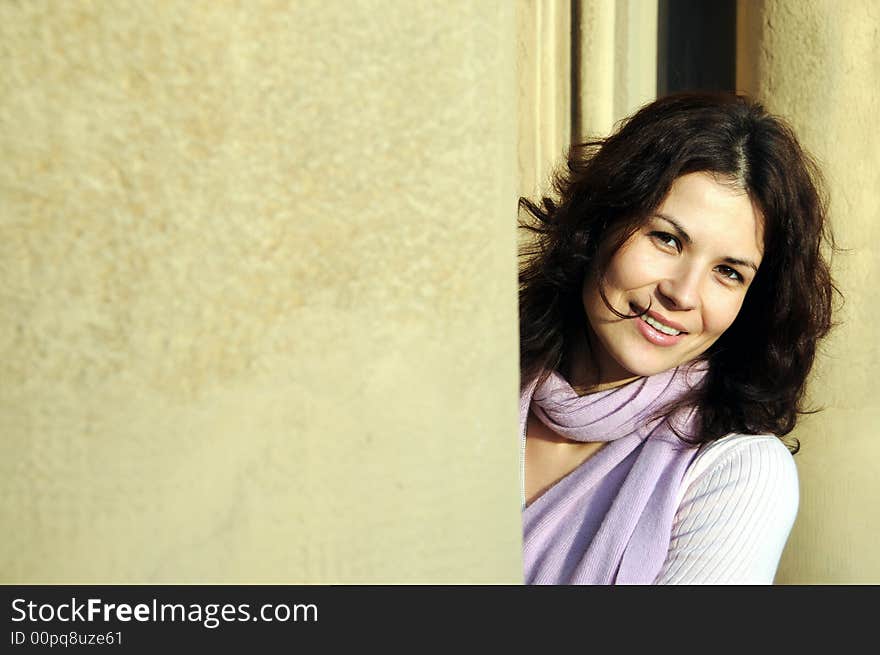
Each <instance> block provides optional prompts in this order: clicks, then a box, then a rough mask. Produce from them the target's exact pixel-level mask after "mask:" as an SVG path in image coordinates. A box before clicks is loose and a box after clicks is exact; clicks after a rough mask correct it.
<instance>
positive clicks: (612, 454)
mask: <svg viewBox="0 0 880 655" xmlns="http://www.w3.org/2000/svg"><path fill="white" fill-rule="evenodd" d="M819 177H820V176H819V173H818V171H817V169H816V167H815V165H814V164H813V163H812V162H811V160H810V158H809V156H808V155H806V154H805V153H804V152H803V151H802V149H801V148H800V146H799V145H798V142H797V139H796V138H795V136H794V134H793V133H792V131H791V129H790V128H788V127H787V126H786V124H785V123H784V122H783V121H782V120H781V119H779V118H777V117H774V116H771V115H769V114H768V113H767V112H766V111H765V110H764V109H763V108H762V107H761V106H760V105H758V104H756V103H754V102H752V101H750V100H748V99H746V98H742V97H737V96H733V95H693V94H686V95H677V96H670V97H666V98H661V99H660V100H657V101H656V102H654V103H652V104H650V105H648V106H646V107H644V108H643V109H641V110H640V111H639V112H638V113H636V114H635V115H634V116H633V117H632V118H630V119H629V120H628V121H626V122H625V123H624V124H623V126H622V127H621V128H620V130H619V131H618V132H617V133H616V134H614V135H612V136H611V137H609V138H608V139H605V140H601V141H596V142H591V143H586V144H583V145H580V146H576V147H574V148H572V150H571V152H570V155H569V158H568V162H567V170H566V171H565V172H563V173H561V174H560V175H559V176H558V177H557V180H556V191H557V196H558V197H557V198H544V199H543V200H542V202H541V203H540V204H536V203H533V202H531V201H530V200H527V199H521V201H520V204H521V206H522V208H523V209H525V210H526V212H527V215H528V216H530V217H531V219H532V220H527V219H525V220H523V222H522V223H521V226H522V227H523V228H525V229H527V230H529V231H531V232H532V233H534V235H535V237H536V239H535V240H534V241H533V242H532V243H531V245H530V246H529V247H527V248H526V249H525V250H524V251H523V252H522V253H521V256H522V260H523V263H522V266H521V269H520V370H521V377H522V384H521V399H520V400H521V402H520V419H521V434H520V436H521V439H522V453H523V458H522V466H523V476H522V477H523V480H522V482H523V525H524V542H523V549H524V560H525V579H526V582H528V583H557V584H570V583H606V584H608V583H641V584H648V583H719V582H722V583H723V582H726V583H770V582H772V580H773V576H774V574H775V570H776V566H777V564H778V561H779V557H780V555H781V552H782V549H783V547H784V545H785V542H786V540H787V538H788V534H789V532H790V530H791V527H792V524H793V522H794V518H795V515H796V512H797V504H798V481H797V470H796V468H795V466H794V462H793V460H792V456H791V454H792V453H790V452H789V451H790V450H791V451H792V452H796V450H797V446H791V447H790V448H788V449H787V448H786V446H785V445H784V444H783V442H782V441H781V438H782V437H784V436H785V435H787V434H788V433H789V432H791V430H792V429H793V428H794V426H795V424H796V421H797V417H798V415H799V414H801V413H803V411H804V410H803V408H802V406H801V403H802V397H803V393H804V386H805V384H806V379H807V375H808V373H809V371H810V369H811V367H812V364H813V359H814V356H815V352H816V345H817V342H818V341H819V340H820V339H821V338H822V337H824V336H825V335H826V333H827V332H828V330H829V328H830V325H831V322H830V321H831V301H832V297H833V293H834V291H835V289H834V285H833V283H832V280H831V276H830V273H829V267H828V265H827V262H826V261H825V259H824V257H823V246H828V247H829V248H830V249H832V250H833V247H834V245H833V239H832V237H831V234H830V232H829V230H828V227H827V223H826V218H825V209H824V203H823V200H822V196H821V194H820V192H819Z"/></svg>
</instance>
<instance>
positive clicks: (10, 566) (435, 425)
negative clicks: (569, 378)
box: [0, 0, 521, 583]
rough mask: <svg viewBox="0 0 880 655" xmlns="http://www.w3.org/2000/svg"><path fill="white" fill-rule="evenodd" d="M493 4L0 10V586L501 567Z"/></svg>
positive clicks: (508, 414) (500, 10)
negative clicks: (0, 379) (0, 153)
mask: <svg viewBox="0 0 880 655" xmlns="http://www.w3.org/2000/svg"><path fill="white" fill-rule="evenodd" d="M515 11H516V7H515V6H514V4H513V3H509V2H507V1H506V0H497V1H489V0H485V1H481V2H470V1H469V0H460V1H456V2H449V1H448V0H430V1H429V0H423V1H420V2H418V3H411V2H403V1H394V0H369V1H364V2H358V3H353V2H329V3H328V2H323V1H322V0H302V1H299V2H295V3H288V2H269V1H260V2H257V1H253V2H252V1H248V2H241V3H231V2H230V3H227V2H222V3H220V2H207V1H205V2H194V1H192V0H173V1H171V0H169V1H166V2H146V3H132V2H124V1H122V0H117V1H112V2H109V1H108V2H87V1H85V0H82V1H72V2H63V3H62V2H50V1H49V0H42V1H36V0H34V1H31V2H24V3H9V2H4V3H0V151H2V152H3V155H4V156H3V160H2V162H0V266H2V280H3V289H2V293H0V316H2V319H0V378H2V384H0V498H2V503H0V532H2V533H3V539H0V582H6V583H8V582H17V583H27V582H239V581H241V582H245V581H250V582H290V583H295V582H341V583H346V582H517V581H519V580H520V579H521V572H520V570H521V566H520V559H519V558H520V555H519V539H520V523H519V521H520V517H519V498H518V488H519V485H518V479H517V470H518V469H517V464H516V462H517V452H516V447H515V443H514V442H512V441H511V435H512V434H515V430H516V421H517V416H516V394H517V388H518V385H517V382H518V379H517V375H518V373H517V359H516V354H517V334H516V272H515V258H514V255H513V253H514V249H515V239H516V237H515V233H514V229H513V219H514V209H515V202H516V193H517V183H518V180H519V177H518V175H519V174H518V172H517V164H516V159H517V141H516V136H515V135H516V130H517V97H518V96H517V88H516V81H515V59H516V51H515V44H516V38H515V31H516V15H515Z"/></svg>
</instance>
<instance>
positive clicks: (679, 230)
mask: <svg viewBox="0 0 880 655" xmlns="http://www.w3.org/2000/svg"><path fill="white" fill-rule="evenodd" d="M654 216H656V217H657V218H659V219H660V220H663V221H666V222H667V223H669V224H670V225H671V226H672V228H673V229H674V230H675V232H676V234H677V235H678V236H679V237H681V240H682V241H684V242H685V243H692V240H691V235H689V234H688V233H687V232H686V231H685V229H684V228H683V227H682V226H681V225H679V224H678V223H677V222H676V221H675V220H674V219H673V218H671V217H670V216H667V215H666V214H661V213H659V212H658V213H656V214H654ZM723 261H724V262H725V263H727V264H733V265H734V266H745V267H747V268H751V269H752V270H753V271H755V273H757V272H758V265H757V264H755V262H753V261H750V260H748V259H739V258H738V257H725V258H724V260H723Z"/></svg>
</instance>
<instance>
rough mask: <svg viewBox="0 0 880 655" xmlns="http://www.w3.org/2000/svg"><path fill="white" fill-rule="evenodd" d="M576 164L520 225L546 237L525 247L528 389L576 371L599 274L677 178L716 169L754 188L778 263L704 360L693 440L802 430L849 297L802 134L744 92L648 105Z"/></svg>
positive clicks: (571, 158)
mask: <svg viewBox="0 0 880 655" xmlns="http://www.w3.org/2000/svg"><path fill="white" fill-rule="evenodd" d="M566 163H567V165H566V166H565V167H564V168H562V169H561V170H560V171H558V172H557V174H556V176H555V178H554V185H553V189H554V192H555V197H554V198H551V197H545V198H543V199H542V200H541V201H540V202H539V203H535V202H533V201H531V200H529V199H527V198H520V200H519V205H520V208H521V209H522V210H524V212H525V214H526V215H525V216H522V217H521V219H520V228H522V229H524V230H527V231H529V232H531V233H532V235H533V237H534V238H533V239H531V240H529V242H528V243H526V245H524V246H523V247H521V249H520V271H519V328H520V375H521V381H522V384H523V385H525V384H526V383H527V382H528V381H530V380H532V379H534V378H535V377H539V378H544V377H546V376H547V375H548V374H549V373H550V372H551V371H552V370H554V369H558V368H560V367H561V366H562V365H564V364H565V362H566V359H567V357H568V356H569V354H570V352H571V348H572V346H573V343H574V342H573V339H574V336H573V335H575V334H576V332H577V331H578V330H581V331H583V330H584V329H585V326H586V325H587V320H586V317H585V315H584V309H583V303H582V295H581V291H582V287H583V283H584V279H585V276H587V275H595V279H597V280H601V278H602V274H603V272H604V271H605V268H606V267H607V265H608V262H609V260H610V259H611V257H612V256H613V254H614V252H615V251H616V250H617V249H618V248H619V247H620V246H621V245H622V244H623V243H624V242H625V241H626V239H627V238H628V237H629V236H631V235H632V234H633V233H634V232H635V231H636V230H637V229H638V228H639V227H640V226H641V225H642V224H643V223H644V222H645V221H646V220H647V219H648V217H649V216H650V215H651V214H652V213H653V211H654V210H656V208H657V207H658V206H659V205H660V204H661V202H662V201H663V199H664V197H665V196H666V194H667V193H668V192H669V189H670V187H671V186H672V183H673V181H674V180H676V179H677V178H678V177H681V176H682V175H686V174H688V173H696V172H707V173H712V174H714V175H716V176H717V177H718V178H719V181H721V182H724V183H730V184H732V185H734V186H735V187H738V188H741V189H743V190H744V191H745V192H746V193H747V194H748V196H749V197H750V199H751V201H752V202H753V203H754V204H755V206H756V207H757V208H758V209H759V210H760V212H761V214H762V216H763V219H764V255H763V260H762V262H761V265H760V267H759V270H758V273H757V275H756V276H755V278H754V280H753V282H752V284H751V286H750V287H749V289H748V292H747V293H746V297H745V300H744V302H743V306H742V308H741V310H740V312H739V314H738V316H737V318H736V320H735V321H734V322H733V324H732V325H731V326H730V327H729V328H728V329H727V331H725V333H724V334H723V335H722V336H721V337H720V338H719V339H718V341H716V342H715V343H714V344H713V345H712V346H711V347H710V348H709V349H708V350H707V351H706V353H704V355H703V357H702V359H706V360H707V361H708V362H709V372H708V374H707V376H706V378H705V380H704V383H703V384H702V385H701V387H700V388H699V389H697V390H695V391H694V393H692V394H691V395H690V396H688V397H687V398H686V399H685V403H687V404H691V405H694V404H695V405H696V406H697V407H698V408H699V410H700V417H701V419H700V425H701V430H700V434H698V435H691V440H692V441H694V442H705V441H711V440H713V439H717V438H719V437H722V436H724V435H726V434H729V433H731V432H739V433H743V434H766V433H770V434H775V435H777V436H779V437H782V436H784V435H786V434H788V433H789V432H791V430H792V429H793V428H794V426H795V424H796V422H797V419H798V415H799V414H804V413H807V412H808V410H806V409H804V408H803V406H802V403H803V396H804V389H805V385H806V379H807V375H808V373H809V372H810V369H811V368H812V365H813V360H814V358H815V355H816V347H817V343H818V341H819V340H820V339H821V338H822V337H824V336H825V335H826V334H827V333H828V331H829V329H830V328H831V326H832V323H831V315H832V301H833V298H834V294H835V293H838V291H837V289H836V287H835V286H834V282H833V280H832V277H831V272H830V267H829V264H828V262H827V261H826V258H825V253H826V252H828V253H833V252H834V250H835V245H834V238H833V235H832V234H831V231H830V228H829V226H828V223H827V221H826V213H827V210H826V206H827V202H826V198H825V197H824V195H823V192H822V176H821V173H820V172H819V169H818V167H817V166H816V164H815V162H814V161H813V159H812V158H811V157H810V156H809V155H808V154H807V153H805V152H804V150H803V149H802V148H801V146H800V145H799V143H798V140H797V138H796V137H795V135H794V132H793V131H792V129H791V128H790V127H789V126H788V125H787V124H786V122H785V121H783V120H782V119H780V118H778V117H776V116H773V115H771V114H769V113H768V112H767V111H766V110H765V109H764V108H763V107H762V106H761V105H760V104H758V103H757V102H754V101H752V100H750V99H748V98H746V97H743V96H737V95H733V94H691V93H688V94H676V95H672V96H667V97H663V98H660V99H658V100H656V101H654V102H652V103H650V104H648V105H646V106H645V107H643V108H642V109H640V110H639V111H638V112H637V113H636V114H634V115H633V116H632V117H630V118H629V119H627V120H626V121H625V122H624V123H623V124H622V125H621V127H620V128H619V129H618V130H617V132H615V133H614V134H613V135H612V136H610V137H608V138H607V139H599V140H594V141H588V142H586V143H583V144H579V145H575V146H573V147H572V148H571V149H570V150H569V154H568V159H567V162H566ZM606 304H607V301H606ZM788 445H789V448H790V449H791V450H792V451H794V452H796V451H797V449H798V445H797V444H796V442H795V445H790V444H788Z"/></svg>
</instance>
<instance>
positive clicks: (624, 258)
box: [583, 173, 763, 382]
mask: <svg viewBox="0 0 880 655" xmlns="http://www.w3.org/2000/svg"><path fill="white" fill-rule="evenodd" d="M762 243H763V233H762V220H761V218H760V216H759V215H758V214H757V213H756V211H755V208H754V207H753V205H752V202H751V200H750V199H749V197H748V195H747V194H746V193H745V192H743V191H742V190H739V189H736V188H733V187H731V186H729V185H725V184H724V183H719V182H718V181H716V179H715V178H714V177H713V176H712V175H710V174H707V173H691V174H688V175H684V176H682V177H680V178H678V179H677V180H676V181H675V182H674V183H673V185H672V188H671V189H670V191H669V194H668V195H667V196H666V198H665V199H664V200H663V202H662V203H661V204H660V207H659V208H658V209H657V211H656V212H655V213H654V215H652V216H650V217H649V219H648V221H647V222H646V223H645V224H644V225H643V226H642V227H641V228H639V229H638V230H637V231H636V232H635V234H633V235H632V237H630V238H629V239H628V240H627V241H626V242H625V243H624V244H623V246H621V248H620V249H619V250H618V251H617V252H616V253H615V254H614V256H613V257H612V259H611V261H610V263H609V266H608V269H607V271H606V273H605V277H604V289H605V295H606V297H607V298H608V301H609V302H610V303H611V305H612V306H613V307H614V308H615V309H616V310H617V311H619V312H621V313H624V314H633V313H641V312H642V311H643V310H644V309H645V308H646V307H648V304H649V303H650V306H651V310H650V312H648V314H647V315H646V317H645V318H635V319H622V318H620V317H619V316H616V315H615V314H614V313H613V312H611V311H610V310H609V309H608V307H607V306H606V305H605V303H604V302H603V301H602V298H601V297H600V295H599V292H598V288H597V285H596V282H595V280H593V279H591V278H589V277H588V278H587V280H585V282H584V291H583V301H584V309H585V310H586V315H587V318H588V320H589V323H590V326H591V328H592V331H593V334H594V335H595V339H593V342H594V343H593V353H594V355H595V358H596V363H597V364H598V366H599V373H600V379H599V382H614V381H617V380H622V379H625V378H629V377H632V376H634V375H640V376H642V375H653V374H655V373H660V372H662V371H666V370H669V369H671V368H674V367H675V366H678V365H679V364H683V363H685V362H689V361H691V360H693V359H695V358H696V357H698V356H699V355H701V354H702V353H704V352H705V351H706V349H707V348H709V346H711V345H712V344H713V343H715V341H716V340H717V339H718V338H719V337H720V336H721V335H722V334H723V333H724V331H725V330H726V329H727V328H728V327H730V325H731V324H732V323H733V321H734V319H735V318H736V315H737V314H738V313H739V310H740V307H742V304H743V300H744V298H745V295H746V291H747V290H748V288H749V285H750V284H751V282H752V280H753V279H754V277H755V274H756V273H757V268H758V266H759V265H760V263H761V257H762V254H763V252H762V250H763V248H762Z"/></svg>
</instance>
